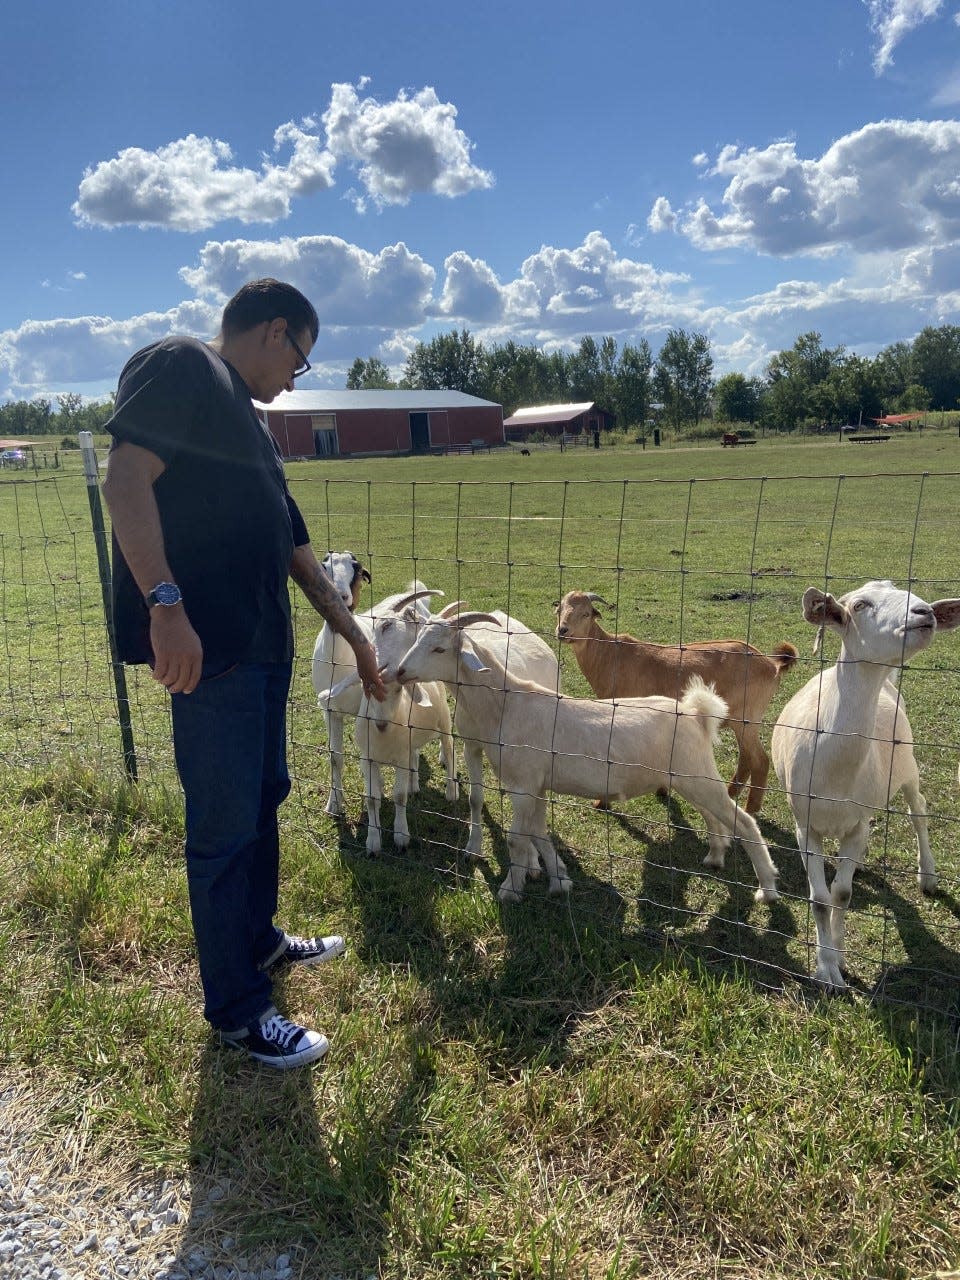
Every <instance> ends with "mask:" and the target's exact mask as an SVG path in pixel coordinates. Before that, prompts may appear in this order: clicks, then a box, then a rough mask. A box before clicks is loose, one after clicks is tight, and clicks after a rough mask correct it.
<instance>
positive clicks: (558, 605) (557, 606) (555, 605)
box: [550, 600, 560, 613]
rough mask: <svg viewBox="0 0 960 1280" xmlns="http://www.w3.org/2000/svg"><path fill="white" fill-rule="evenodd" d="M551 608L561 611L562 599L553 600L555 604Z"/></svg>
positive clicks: (555, 611)
mask: <svg viewBox="0 0 960 1280" xmlns="http://www.w3.org/2000/svg"><path fill="white" fill-rule="evenodd" d="M550 608H551V609H552V610H553V611H554V613H559V612H560V601H559V600H554V602H553V604H552V605H551V606H550Z"/></svg>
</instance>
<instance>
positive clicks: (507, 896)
mask: <svg viewBox="0 0 960 1280" xmlns="http://www.w3.org/2000/svg"><path fill="white" fill-rule="evenodd" d="M497 897H498V898H499V899H500V901H501V902H519V901H520V895H519V893H517V891H516V889H506V888H504V887H502V886H501V888H500V889H499V891H498V893H497Z"/></svg>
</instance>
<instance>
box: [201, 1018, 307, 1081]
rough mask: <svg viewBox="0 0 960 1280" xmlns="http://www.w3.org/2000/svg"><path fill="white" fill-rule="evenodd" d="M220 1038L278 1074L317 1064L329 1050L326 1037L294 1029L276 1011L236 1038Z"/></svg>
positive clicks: (303, 1029)
mask: <svg viewBox="0 0 960 1280" xmlns="http://www.w3.org/2000/svg"><path fill="white" fill-rule="evenodd" d="M221 1039H222V1040H223V1043H224V1044H225V1045H228V1046H229V1047H230V1048H231V1049H242V1050H243V1051H244V1052H245V1053H248V1054H249V1055H250V1057H251V1058H256V1060H257V1062H263V1063H265V1064H266V1065H267V1066H268V1067H278V1068H279V1069H280V1070H281V1071H286V1070H288V1069H289V1068H290V1067H303V1066H306V1064H307V1063H308V1062H316V1060H317V1059H318V1058H322V1057H323V1055H324V1054H325V1053H326V1052H327V1050H328V1049H329V1048H330V1041H329V1040H328V1039H327V1037H326V1036H324V1035H321V1034H320V1032H319V1031H308V1030H307V1028H306V1027H299V1026H297V1024H296V1023H295V1022H290V1021H289V1019H287V1018H284V1017H283V1016H282V1014H279V1013H277V1011H276V1009H274V1010H272V1011H271V1012H270V1013H268V1014H267V1016H266V1017H265V1018H264V1019H263V1021H262V1022H254V1023H253V1024H252V1025H251V1026H249V1027H247V1028H246V1030H244V1031H241V1032H240V1033H239V1034H238V1035H225V1034H224V1033H222V1032H221Z"/></svg>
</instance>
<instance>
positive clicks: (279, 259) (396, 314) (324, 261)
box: [180, 236, 436, 329]
mask: <svg viewBox="0 0 960 1280" xmlns="http://www.w3.org/2000/svg"><path fill="white" fill-rule="evenodd" d="M435 274H436V273H435V272H434V269H433V267H431V266H429V265H428V264H427V263H426V262H424V260H423V258H421V257H420V256H419V255H418V254H415V253H411V252H410V250H409V249H408V248H407V246H406V245H405V244H402V243H401V244H395V245H387V246H386V247H385V248H383V249H381V250H380V252H379V253H369V252H368V251H367V250H366V249H361V248H359V247H358V246H357V245H353V244H348V243H347V242H346V241H345V240H341V239H339V237H337V236H302V237H300V238H298V239H294V238H287V239H281V240H226V241H211V242H209V243H208V244H206V245H204V247H203V249H202V250H201V251H200V261H199V265H198V266H197V267H184V268H183V269H182V270H181V271H180V277H181V279H182V280H184V282H185V283H186V284H188V285H189V286H190V288H191V289H193V290H194V291H195V292H196V293H197V294H198V295H199V296H200V297H202V298H205V299H209V300H211V301H213V302H216V303H217V304H219V305H220V306H222V305H223V303H224V302H226V301H227V299H228V298H229V297H231V296H232V295H233V294H234V293H235V292H236V291H237V289H239V288H240V286H241V285H242V284H245V283H246V281H248V280H255V279H258V278H259V277H261V276H274V277H277V278H279V279H282V280H287V281H289V283H290V284H292V285H295V286H296V287H297V288H298V289H300V290H301V291H302V292H303V293H305V294H306V295H307V297H308V298H310V300H311V301H312V302H313V304H314V306H315V307H316V309H317V314H318V316H319V317H320V323H321V325H324V326H326V325H333V326H354V325H368V324H375V325H377V326H383V327H387V328H391V329H405V328H409V327H410V326H411V325H420V324H422V323H423V322H424V319H425V318H426V308H427V304H428V302H429V300H430V297H431V293H432V289H433V282H434V277H435Z"/></svg>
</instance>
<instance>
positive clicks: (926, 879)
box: [917, 871, 937, 894]
mask: <svg viewBox="0 0 960 1280" xmlns="http://www.w3.org/2000/svg"><path fill="white" fill-rule="evenodd" d="M917 882H918V884H919V885H920V888H921V890H922V891H923V892H924V893H929V894H934V893H936V892H937V873H936V872H935V871H921V872H920V873H919V875H918V876H917Z"/></svg>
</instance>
